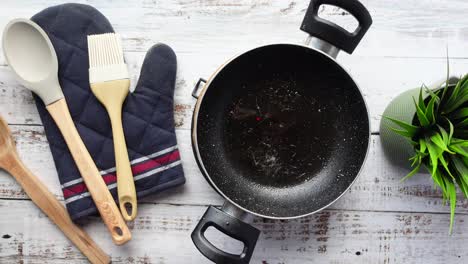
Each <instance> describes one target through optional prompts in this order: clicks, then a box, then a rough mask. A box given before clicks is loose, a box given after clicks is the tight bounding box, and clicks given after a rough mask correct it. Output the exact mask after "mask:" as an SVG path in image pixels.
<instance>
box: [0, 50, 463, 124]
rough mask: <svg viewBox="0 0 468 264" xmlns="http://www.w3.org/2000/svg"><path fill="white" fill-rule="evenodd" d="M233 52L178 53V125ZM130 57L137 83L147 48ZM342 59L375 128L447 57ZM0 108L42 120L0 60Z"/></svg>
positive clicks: (21, 120)
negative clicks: (197, 90)
mask: <svg viewBox="0 0 468 264" xmlns="http://www.w3.org/2000/svg"><path fill="white" fill-rule="evenodd" d="M231 55H232V54H230V55H227V54H218V53H217V54H214V55H212V56H209V57H207V58H203V59H202V58H201V57H200V55H199V54H186V53H184V54H179V56H178V60H179V69H178V75H177V84H176V89H175V123H176V127H177V128H179V129H190V123H191V118H192V111H193V107H194V104H195V99H194V98H192V97H191V96H190V95H191V92H192V89H193V87H194V86H195V83H196V82H197V81H198V79H199V78H200V77H203V78H208V77H209V76H210V75H211V73H212V72H213V71H214V70H216V68H217V67H218V66H219V65H221V64H222V63H223V62H224V61H225V60H227V59H229V57H230V56H231ZM126 58H127V61H128V63H129V65H130V71H131V74H132V85H133V86H135V85H136V83H137V80H138V76H139V69H140V65H141V64H142V62H143V58H144V53H141V52H137V53H133V52H132V53H127V54H126ZM200 60H203V63H201V61H200ZM339 61H340V62H341V63H342V65H343V67H344V68H345V69H347V70H348V71H349V72H350V74H351V75H352V76H353V78H354V79H355V81H356V83H357V84H358V85H359V87H360V89H361V91H362V93H363V95H364V97H365V99H366V102H367V105H368V108H369V111H370V116H371V126H372V131H373V132H378V131H379V123H380V118H381V115H382V112H383V111H384V109H385V107H386V106H387V104H388V103H389V102H390V101H391V100H392V99H393V98H394V97H396V96H397V95H398V94H399V93H401V92H403V91H405V90H407V89H411V88H415V87H420V86H421V84H423V83H425V84H427V85H430V84H432V83H433V82H434V81H436V80H439V79H441V78H444V76H445V75H446V62H445V59H436V58H375V57H365V58H363V57H353V56H343V57H342V58H339ZM450 65H451V70H450V71H451V73H452V74H454V75H457V76H460V75H462V74H463V73H466V71H467V69H468V59H453V60H451V62H450ZM311 89H313V87H311ZM0 114H1V115H2V116H3V117H4V118H6V120H7V122H8V123H10V124H41V121H40V118H39V115H38V114H37V110H36V106H35V104H34V100H33V99H32V96H31V93H30V92H29V91H28V90H26V89H25V88H24V87H23V86H21V85H20V84H19V83H18V82H17V81H16V80H15V79H14V77H13V75H12V73H11V71H10V69H8V68H7V67H1V66H0Z"/></svg>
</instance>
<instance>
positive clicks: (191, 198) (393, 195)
mask: <svg viewBox="0 0 468 264" xmlns="http://www.w3.org/2000/svg"><path fill="white" fill-rule="evenodd" d="M12 131H13V135H14V136H15V137H16V139H17V140H16V142H17V147H18V152H19V154H20V156H21V158H22V159H23V160H26V161H28V166H29V167H30V168H31V169H32V170H33V171H35V172H36V174H37V176H38V177H40V178H41V180H42V181H43V182H44V183H45V184H47V186H49V187H50V189H51V191H52V192H53V193H54V194H55V195H56V196H57V197H58V198H59V199H63V196H62V192H61V190H60V187H59V186H60V184H59V183H58V180H57V173H56V171H55V167H54V163H53V160H52V156H51V154H50V151H49V149H48V148H49V147H48V144H47V141H46V139H45V135H44V131H43V128H42V127H38V126H28V127H24V126H12ZM177 138H178V143H179V146H180V152H181V153H180V155H181V158H182V163H183V166H184V171H185V174H186V178H187V183H186V184H185V185H184V186H181V187H179V188H176V189H173V190H168V191H166V192H164V193H161V194H159V195H153V196H150V197H147V198H144V199H143V200H141V201H140V202H142V203H167V204H176V205H184V204H189V205H209V204H215V205H222V199H221V197H220V196H219V195H218V194H217V193H216V192H215V191H214V190H213V189H212V188H211V187H210V186H209V185H208V183H207V182H206V180H205V179H204V178H203V176H202V174H201V173H200V171H199V169H198V166H197V164H196V162H195V159H194V156H193V153H192V149H191V147H190V144H191V142H190V131H188V130H177ZM406 173H407V171H406V170H404V169H402V168H398V167H394V166H392V165H391V164H389V163H388V162H387V161H386V159H385V156H384V154H383V152H382V148H381V144H380V140H379V137H378V136H376V135H374V136H372V140H371V148H370V151H369V154H368V158H367V161H366V164H365V165H364V168H363V170H362V173H361V174H360V176H359V177H358V179H357V181H356V182H355V184H354V185H353V186H352V187H351V189H350V190H349V191H348V192H347V193H346V194H345V195H344V196H343V197H342V199H340V200H339V201H338V202H337V203H335V204H333V205H332V208H334V209H350V210H369V211H373V210H375V211H402V212H434V213H448V212H449V207H448V206H447V205H444V204H442V199H441V198H442V193H441V192H440V191H439V190H437V189H434V187H433V184H432V181H431V179H430V176H429V175H428V174H417V175H415V176H414V177H413V178H412V179H409V180H408V181H406V182H403V183H402V182H400V179H401V178H402V177H403V176H404V175H405V174H406ZM459 197H460V199H459V201H458V204H457V212H458V213H468V201H466V200H464V199H462V196H461V195H460V196H459ZM2 198H3V199H27V196H26V195H25V194H24V193H23V192H22V190H21V188H20V186H18V185H17V184H16V183H15V181H14V180H13V179H12V178H11V177H9V176H8V175H7V174H6V173H4V172H2V171H0V199H2Z"/></svg>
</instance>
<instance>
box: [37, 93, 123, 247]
mask: <svg viewBox="0 0 468 264" xmlns="http://www.w3.org/2000/svg"><path fill="white" fill-rule="evenodd" d="M46 108H47V110H48V111H49V113H50V115H51V116H52V118H53V119H54V121H55V123H56V124H57V126H58V128H59V129H60V132H62V135H63V138H64V139H65V142H66V143H67V145H68V148H69V149H70V152H71V154H72V156H73V159H74V160H75V163H76V166H77V167H78V170H79V171H80V174H81V176H82V177H83V180H84V182H85V183H86V187H87V188H88V191H89V193H90V194H91V197H92V198H93V200H94V203H95V204H96V207H97V209H98V210H99V213H100V214H101V217H102V220H103V221H104V223H105V224H106V226H107V228H108V229H109V232H110V233H111V236H112V240H113V241H114V243H115V244H117V245H122V244H124V243H125V242H127V241H129V240H130V239H131V234H130V230H129V229H128V227H127V225H126V224H125V222H124V220H123V219H122V215H121V214H120V212H119V209H118V208H117V205H116V204H115V201H114V199H113V198H112V195H111V194H110V192H109V190H108V189H107V185H106V184H105V183H104V180H103V179H102V176H101V174H100V173H99V170H98V169H97V167H96V164H95V163H94V161H93V159H92V158H91V156H90V155H89V152H88V150H87V149H86V146H85V145H84V143H83V141H82V140H81V137H80V135H79V134H78V131H77V130H76V127H75V124H74V123H73V120H72V118H71V116H70V112H69V110H68V106H67V103H66V101H65V99H64V98H62V99H60V100H58V101H56V102H54V103H52V104H49V105H47V107H46Z"/></svg>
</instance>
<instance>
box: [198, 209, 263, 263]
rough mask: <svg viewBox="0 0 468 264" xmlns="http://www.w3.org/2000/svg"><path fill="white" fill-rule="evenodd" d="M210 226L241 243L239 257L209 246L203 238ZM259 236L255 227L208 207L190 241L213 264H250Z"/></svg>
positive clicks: (211, 245)
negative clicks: (241, 249) (241, 247)
mask: <svg viewBox="0 0 468 264" xmlns="http://www.w3.org/2000/svg"><path fill="white" fill-rule="evenodd" d="M210 226H212V227H215V228H216V229H218V230H219V231H221V232H223V233H224V234H226V235H228V236H230V237H232V238H234V239H237V240H240V241H241V242H243V243H244V249H243V251H242V253H241V254H240V255H235V254H231V253H227V252H224V251H222V250H220V249H218V248H217V247H215V246H214V245H213V244H211V243H210V242H209V241H208V240H207V239H206V237H205V231H206V229H207V228H208V227H210ZM259 235H260V231H259V230H258V229H256V228H255V227H253V226H251V225H249V224H247V223H244V222H242V221H241V220H239V219H238V218H236V217H234V216H231V215H229V214H228V213H225V212H224V211H222V210H219V209H217V208H215V207H213V206H210V207H208V209H207V210H206V212H205V214H204V215H203V217H202V219H201V220H200V222H199V223H198V225H197V226H196V227H195V229H194V230H193V232H192V241H193V243H194V244H195V246H196V247H197V248H198V250H199V251H200V252H201V253H202V254H203V255H204V256H205V257H207V258H208V259H210V260H211V261H213V262H215V263H229V264H247V263H249V262H250V258H251V257H252V253H253V251H254V249H255V244H257V239H258V236H259Z"/></svg>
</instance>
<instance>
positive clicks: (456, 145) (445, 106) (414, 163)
mask: <svg viewBox="0 0 468 264" xmlns="http://www.w3.org/2000/svg"><path fill="white" fill-rule="evenodd" d="M423 89H425V90H426V92H427V93H428V96H427V98H426V99H424V97H423ZM413 101H414V105H415V109H416V114H415V117H414V119H413V122H412V123H411V124H408V123H406V122H403V121H401V120H398V119H394V118H391V117H384V118H386V119H388V120H390V121H391V122H392V124H394V125H395V126H394V127H390V129H391V130H392V131H394V132H395V133H398V134H399V135H401V136H403V137H406V138H407V139H408V140H409V142H410V143H411V144H412V146H414V152H415V155H414V156H413V157H411V158H410V162H411V167H412V168H413V169H412V171H411V172H410V173H408V175H406V176H405V177H404V178H403V180H405V179H408V178H410V177H412V176H413V175H415V174H416V173H417V172H418V171H419V170H420V169H421V168H422V167H426V168H427V169H428V170H429V172H430V174H431V176H432V179H433V181H434V183H435V185H436V186H438V187H439V188H440V189H441V190H442V197H443V200H444V202H445V201H448V202H449V203H450V227H449V232H450V233H451V232H452V227H453V221H454V216H455V205H456V202H457V190H456V186H458V188H459V189H460V191H461V192H462V193H463V194H464V196H465V198H468V74H467V75H465V76H463V77H462V78H461V79H460V80H459V81H458V82H457V83H456V84H450V83H449V78H448V74H447V81H446V82H445V84H444V86H443V87H442V88H441V89H438V90H436V91H431V90H429V89H427V88H426V87H424V86H423V87H421V90H420V93H419V96H418V98H413ZM423 165H424V166H423Z"/></svg>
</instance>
